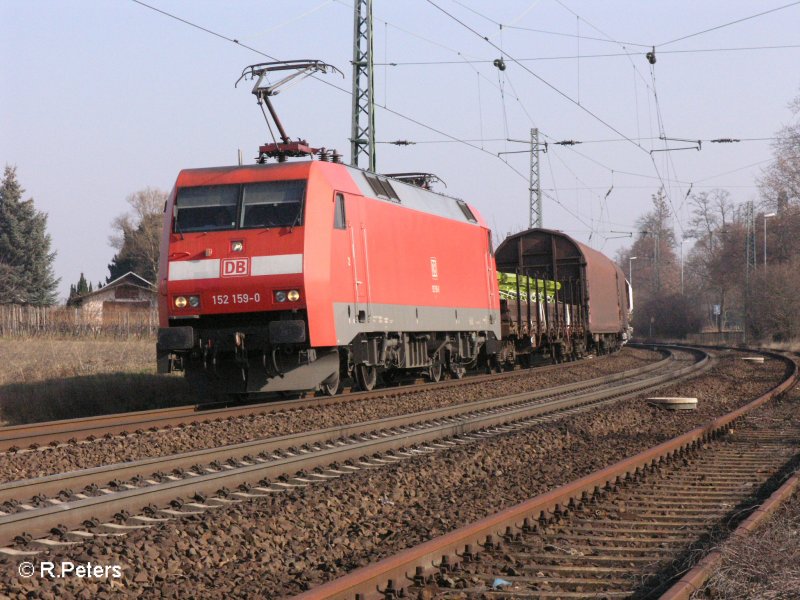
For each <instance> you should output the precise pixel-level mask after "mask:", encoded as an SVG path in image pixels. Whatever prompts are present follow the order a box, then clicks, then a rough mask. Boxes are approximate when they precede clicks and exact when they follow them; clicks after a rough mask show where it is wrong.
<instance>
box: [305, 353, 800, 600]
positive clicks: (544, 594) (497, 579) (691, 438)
mask: <svg viewBox="0 0 800 600" xmlns="http://www.w3.org/2000/svg"><path fill="white" fill-rule="evenodd" d="M769 354H771V355H772V356H775V357H778V358H781V359H782V360H785V361H786V362H787V363H789V364H790V365H791V369H790V370H789V371H790V373H789V376H788V377H787V378H786V379H785V380H784V381H783V382H782V383H780V384H779V385H778V386H776V387H775V388H773V389H772V390H771V391H769V392H768V393H766V394H764V395H763V396H761V397H759V398H758V399H756V400H754V401H753V402H751V403H750V404H748V405H746V406H744V407H742V408H740V409H737V410H735V411H733V412H731V413H729V414H727V415H725V416H723V417H720V418H718V419H715V420H714V421H713V422H711V423H710V424H708V425H707V426H704V427H699V428H697V429H694V430H692V431H690V432H688V433H686V434H684V435H681V436H679V437H677V438H674V439H673V440H670V441H668V442H665V443H663V444H660V445H659V446H656V447H654V448H651V449H650V450H647V451H645V452H642V453H640V454H638V455H637V456H634V457H632V458H630V459H627V460H624V461H621V462H619V463H617V464H615V465H612V466H610V467H608V468H606V469H603V470H601V471H598V472H596V473H593V474H591V475H588V476H586V477H583V478H581V479H579V480H577V481H575V482H573V483H570V484H567V485H565V486H562V487H560V488H557V489H555V490H553V491H551V492H548V493H546V494H543V495H541V496H537V497H536V498H532V499H530V500H528V501H526V502H524V503H522V504H520V505H517V506H515V507H511V508H509V509H506V510H504V511H502V512H500V513H497V514H494V515H491V516H489V517H487V518H485V519H482V520H481V521H478V522H476V523H472V524H469V525H466V526H464V527H462V528H461V529H458V530H456V531H453V532H451V533H449V534H446V535H444V536H441V537H439V538H436V539H433V540H430V541H428V542H426V543H424V544H421V545H420V546H417V547H414V548H409V549H407V550H405V551H403V552H401V553H399V554H397V555H394V556H391V557H389V558H386V559H384V560H381V561H380V562H378V563H376V564H373V565H369V566H367V567H364V568H362V569H358V570H356V571H353V572H351V573H350V574H348V575H346V576H344V577H342V578H340V579H337V580H334V581H332V582H330V583H328V584H325V585H323V586H320V587H318V588H315V589H312V590H310V591H309V592H307V593H304V594H302V595H300V596H299V597H298V598H302V599H303V600H312V599H315V600H316V599H322V598H337V599H348V600H354V599H357V598H361V599H362V600H367V599H369V598H396V597H400V593H401V592H400V590H401V588H405V589H404V590H403V594H404V595H406V596H407V597H417V595H418V594H422V596H424V597H437V598H438V597H442V598H446V597H449V596H451V595H452V597H454V598H455V597H464V596H463V594H468V593H470V592H472V593H478V594H483V595H485V596H486V597H492V598H494V597H498V598H503V597H525V598H531V597H538V598H596V597H604V598H614V597H631V596H632V595H633V596H634V597H648V596H650V594H653V593H656V594H657V593H660V592H659V589H660V590H661V591H663V589H664V586H665V585H666V584H667V583H668V582H669V580H670V578H671V577H674V564H675V562H674V561H676V560H677V561H680V560H681V559H685V558H686V556H687V553H690V551H691V549H692V547H693V545H694V544H695V543H697V542H698V541H700V540H701V539H702V538H703V536H704V535H706V536H707V535H708V533H709V531H712V530H714V529H715V528H717V527H719V526H720V522H721V521H727V520H730V519H733V520H736V519H737V518H739V519H741V518H742V512H743V509H745V508H752V504H753V502H754V500H753V497H754V495H755V492H756V490H757V489H758V488H759V487H760V486H761V485H762V484H763V483H764V482H765V481H767V480H769V479H776V478H780V477H781V475H782V473H785V472H786V471H787V470H790V469H791V468H793V465H794V466H796V463H797V462H798V461H799V460H800V457H798V456H797V444H798V440H800V428H795V429H789V430H787V429H781V428H780V424H779V423H777V424H776V422H775V421H774V419H771V418H770V417H769V416H768V417H767V418H765V419H762V420H761V421H758V420H757V417H748V415H749V413H751V412H752V411H753V410H754V409H755V408H758V407H760V406H762V405H763V404H765V403H766V402H767V401H768V400H770V399H772V398H774V397H775V396H777V395H779V394H781V393H782V392H784V391H785V390H787V389H788V388H789V387H791V386H792V385H793V384H794V383H795V382H796V380H797V377H798V365H797V361H796V360H789V359H787V358H786V357H783V356H781V355H777V354H774V353H769ZM745 417H747V418H748V419H749V420H748V421H745ZM740 428H741V430H742V431H741V432H740V431H739V429H740ZM678 564H680V562H679V563H678ZM670 568H672V572H671V574H670V572H669V569H670ZM454 588H455V589H454ZM376 590H380V592H377V591H376ZM422 596H421V597H422Z"/></svg>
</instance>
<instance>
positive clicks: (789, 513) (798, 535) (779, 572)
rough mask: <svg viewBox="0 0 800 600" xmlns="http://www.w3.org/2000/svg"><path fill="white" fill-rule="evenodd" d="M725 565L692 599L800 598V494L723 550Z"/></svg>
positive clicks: (737, 537)
mask: <svg viewBox="0 0 800 600" xmlns="http://www.w3.org/2000/svg"><path fill="white" fill-rule="evenodd" d="M720 550H721V551H722V556H723V558H722V562H721V563H720V565H719V567H718V568H717V569H716V570H715V572H714V574H713V575H712V576H711V578H710V579H709V580H708V581H707V582H706V585H705V586H704V588H703V589H701V590H698V591H697V592H696V593H695V594H694V595H693V596H692V598H695V599H701V598H713V599H718V600H723V599H724V600H727V599H731V600H733V599H737V600H738V599H740V598H750V599H756V598H758V599H763V600H767V599H770V600H773V599H789V598H795V599H796V598H800V493H795V494H794V496H793V497H792V498H791V499H790V500H789V502H787V503H786V504H784V506H782V507H781V508H780V509H779V510H778V511H777V512H776V513H775V514H774V515H773V516H772V518H770V520H769V521H768V522H767V523H765V524H764V525H763V526H762V527H760V528H759V529H758V530H757V531H755V532H753V533H752V534H750V535H747V536H741V537H739V536H734V537H732V538H731V539H729V540H728V541H726V542H725V543H724V544H722V546H721V547H720Z"/></svg>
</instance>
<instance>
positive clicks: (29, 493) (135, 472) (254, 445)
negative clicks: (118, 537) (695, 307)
mask: <svg viewBox="0 0 800 600" xmlns="http://www.w3.org/2000/svg"><path fill="white" fill-rule="evenodd" d="M673 360H674V359H673V357H672V355H670V356H668V357H667V358H665V359H664V360H662V361H659V362H656V363H651V364H649V365H645V366H644V367H639V368H638V369H631V370H628V371H623V372H621V373H614V374H612V375H606V376H603V377H597V378H594V379H589V380H584V381H578V382H575V383H569V384H565V385H561V386H556V387H552V388H546V389H542V390H535V391H531V392H520V393H517V394H512V395H509V396H502V397H498V398H488V399H484V400H476V401H473V402H468V403H464V404H456V405H451V406H445V407H441V408H433V409H429V410H425V411H420V412H416V413H410V414H407V415H399V416H393V417H384V418H382V419H374V420H371V421H363V422H361V423H352V424H345V425H335V426H333V427H328V428H325V429H316V430H311V431H305V432H299V433H292V434H288V435H282V436H275V437H271V438H266V439H257V440H251V441H247V442H241V443H238V444H230V445H226V446H219V447H213V448H203V449H200V450H193V451H190V452H182V453H180V454H171V455H166V456H157V457H152V458H144V459H141V460H137V461H130V462H125V463H120V464H111V465H103V466H100V467H93V468H89V469H80V470H76V471H70V472H67V473H59V474H57V475H47V476H44V477H36V478H33V479H20V480H17V481H10V482H7V483H3V484H0V503H2V502H6V501H9V500H20V499H23V498H24V499H28V498H32V497H33V496H48V495H51V496H52V495H55V494H58V493H59V492H61V491H62V490H65V489H73V490H77V489H82V488H83V487H85V486H87V485H90V484H97V483H98V482H102V484H103V485H106V484H107V482H109V481H112V480H122V481H125V480H129V479H131V478H133V477H136V476H141V475H148V476H149V475H151V474H152V473H156V472H158V471H160V470H162V469H169V470H176V469H188V468H191V467H193V466H194V465H197V464H210V463H211V462H213V461H215V460H228V459H236V460H238V459H242V458H244V457H246V456H254V455H257V454H260V453H270V452H276V451H278V450H281V449H286V448H291V447H302V446H310V445H314V444H321V443H325V442H327V441H329V440H336V439H342V438H348V437H353V436H358V435H364V434H369V433H373V432H378V431H386V430H390V429H397V428H400V427H407V426H412V425H420V424H422V423H426V422H427V423H431V422H435V421H437V420H441V419H449V418H457V417H464V416H466V415H470V414H474V413H477V412H479V411H486V410H490V409H500V408H504V407H509V406H514V405H519V404H522V403H526V402H532V401H536V400H540V399H553V398H555V397H558V396H563V395H565V394H569V393H573V392H577V391H581V390H586V389H592V388H597V387H598V386H602V385H608V384H612V383H614V382H616V381H620V380H624V379H630V378H633V377H639V376H642V375H646V374H647V373H650V372H651V371H655V370H657V369H659V368H664V367H667V366H670V364H671V362H672V361H673ZM548 406H549V405H548Z"/></svg>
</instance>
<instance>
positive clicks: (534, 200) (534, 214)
mask: <svg viewBox="0 0 800 600" xmlns="http://www.w3.org/2000/svg"><path fill="white" fill-rule="evenodd" d="M542 221H543V215H542V183H541V179H540V174H539V130H538V129H531V177H530V216H529V219H528V226H529V227H542Z"/></svg>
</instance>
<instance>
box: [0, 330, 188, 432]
mask: <svg viewBox="0 0 800 600" xmlns="http://www.w3.org/2000/svg"><path fill="white" fill-rule="evenodd" d="M192 401H193V394H192V391H191V389H190V388H189V386H188V385H186V382H185V381H184V380H183V379H182V378H180V377H172V376H163V375H157V374H156V370H155V341H154V340H152V339H145V340H142V339H128V340H119V341H112V340H97V339H91V338H84V339H78V340H76V339H53V338H45V337H35V338H0V421H2V422H3V423H4V424H14V425H15V424H20V423H30V422H35V421H49V420H53V419H69V418H74V417H84V416H90V415H97V414H107V413H114V412H123V411H129V410H144V409H147V408H156V407H159V406H174V405H177V404H189V403H191V402H192Z"/></svg>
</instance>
